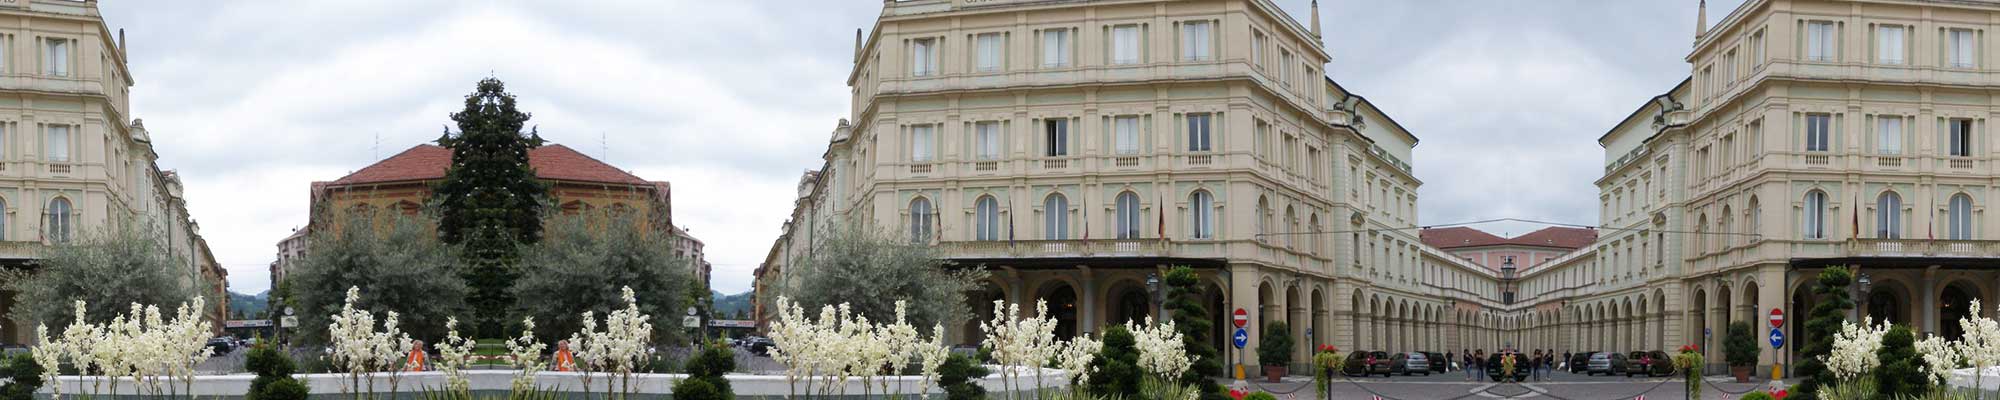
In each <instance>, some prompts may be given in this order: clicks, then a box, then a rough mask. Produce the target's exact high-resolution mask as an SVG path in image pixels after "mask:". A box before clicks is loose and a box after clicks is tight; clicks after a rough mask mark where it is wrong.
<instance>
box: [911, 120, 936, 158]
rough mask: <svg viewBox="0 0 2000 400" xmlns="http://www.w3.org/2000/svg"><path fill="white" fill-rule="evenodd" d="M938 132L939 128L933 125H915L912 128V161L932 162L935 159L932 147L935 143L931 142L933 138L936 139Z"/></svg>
mask: <svg viewBox="0 0 2000 400" xmlns="http://www.w3.org/2000/svg"><path fill="white" fill-rule="evenodd" d="M936 131H937V127H936V126H933V125H914V126H911V127H910V161H918V162H924V161H930V160H931V158H932V157H933V155H932V149H931V146H932V145H933V144H932V143H934V142H932V141H931V138H932V137H934V136H933V135H934V134H935V133H936Z"/></svg>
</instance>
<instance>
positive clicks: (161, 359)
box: [30, 296, 212, 398]
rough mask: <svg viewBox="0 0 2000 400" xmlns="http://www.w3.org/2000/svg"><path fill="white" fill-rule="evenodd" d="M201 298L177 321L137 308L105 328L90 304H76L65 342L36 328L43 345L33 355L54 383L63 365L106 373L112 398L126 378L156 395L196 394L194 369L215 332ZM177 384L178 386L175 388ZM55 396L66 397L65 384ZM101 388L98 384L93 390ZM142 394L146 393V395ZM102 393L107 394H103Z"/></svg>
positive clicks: (152, 308) (148, 307)
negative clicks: (96, 320)
mask: <svg viewBox="0 0 2000 400" xmlns="http://www.w3.org/2000/svg"><path fill="white" fill-rule="evenodd" d="M204 303H205V302H204V301H203V298H202V297H199V296H197V297H195V298H194V299H193V300H192V301H190V302H188V303H183V304H181V306H180V308H179V309H177V310H176V311H175V313H174V317H173V319H172V320H167V319H166V318H165V317H164V316H163V315H161V314H160V308H159V307H158V306H155V305H140V304H137V303H134V304H132V306H131V311H130V312H129V314H121V315H117V316H115V317H113V318H112V320H111V321H110V322H107V323H104V324H101V325H100V324H92V323H90V322H88V321H89V319H88V318H86V317H87V315H85V314H86V312H85V310H87V309H88V306H87V304H86V303H84V302H82V301H78V302H76V306H75V313H76V314H75V319H74V320H72V322H71V323H70V325H69V326H68V327H66V328H64V329H63V334H62V336H60V337H50V336H49V329H48V326H46V325H43V326H36V327H35V335H36V338H37V339H38V340H39V341H40V342H41V343H42V344H41V345H39V346H36V347H35V348H34V349H33V350H31V351H30V356H31V357H32V358H33V359H34V360H35V363H36V364H38V365H40V366H41V367H42V370H43V372H42V374H43V378H44V380H45V381H48V382H55V378H56V377H57V376H59V375H60V374H61V372H60V371H61V368H62V364H63V362H64V361H68V362H69V363H70V364H71V365H73V366H75V367H76V368H77V369H78V370H80V371H93V370H94V371H98V372H101V373H103V374H104V377H105V379H102V380H99V381H98V382H100V383H99V384H101V383H102V382H108V383H109V384H110V389H111V392H112V393H114V394H115V393H117V392H118V383H119V380H120V379H121V378H128V377H129V378H131V379H132V381H133V383H134V384H135V385H143V386H140V389H147V390H150V391H151V394H152V395H155V396H158V395H163V394H165V395H178V394H181V393H192V390H193V388H194V367H195V365H196V364H198V363H200V362H201V361H202V360H204V359H207V358H208V356H209V349H208V347H207V346H206V345H207V340H206V339H207V336H208V334H209V332H210V328H211V327H212V325H211V323H210V322H209V321H207V320H206V319H205V318H204V316H203V314H202V312H201V310H203V308H202V307H203V304H204ZM175 381H178V383H179V384H180V385H179V386H176V385H174V384H173V383H175ZM53 386H54V387H55V388H54V389H53V390H52V393H53V397H55V398H60V397H61V396H62V387H61V385H60V384H56V385H53ZM98 389H102V387H101V386H96V384H94V385H93V391H97V390H98ZM141 392H144V391H143V390H142V391H141ZM99 393H102V392H99Z"/></svg>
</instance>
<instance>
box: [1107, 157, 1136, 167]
mask: <svg viewBox="0 0 2000 400" xmlns="http://www.w3.org/2000/svg"><path fill="white" fill-rule="evenodd" d="M1111 166H1113V167H1117V168H1138V167H1139V157H1137V156H1123V157H1113V158H1112V159H1111Z"/></svg>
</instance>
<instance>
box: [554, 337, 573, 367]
mask: <svg viewBox="0 0 2000 400" xmlns="http://www.w3.org/2000/svg"><path fill="white" fill-rule="evenodd" d="M555 358H556V360H555V363H553V364H555V365H551V367H555V369H556V371H557V372H570V371H576V355H575V354H573V353H570V351H569V341H568V340H557V341H556V357H555Z"/></svg>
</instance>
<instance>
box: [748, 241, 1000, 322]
mask: <svg viewBox="0 0 2000 400" xmlns="http://www.w3.org/2000/svg"><path fill="white" fill-rule="evenodd" d="M983 279H986V272H985V271H984V270H982V269H979V268H961V267H959V266H957V265H954V264H951V263H948V262H946V261H945V260H943V259H941V258H939V257H938V252H937V250H936V249H934V248H932V247H930V246H929V245H926V244H922V243H912V242H910V241H909V240H907V239H903V238H897V237H895V236H894V235H889V234H885V233H882V232H878V231H874V230H870V229H867V228H862V227H855V226H844V227H836V228H833V229H831V230H829V231H828V232H827V235H826V237H825V239H824V240H822V241H820V242H819V243H816V244H814V245H813V246H812V251H810V252H808V255H807V256H806V258H805V259H804V260H802V261H801V262H799V263H798V265H797V267H796V268H795V270H794V271H792V275H791V276H788V277H786V280H787V281H788V282H787V284H786V285H784V288H783V289H781V293H783V294H784V295H785V296H789V297H790V298H791V299H792V301H794V302H797V303H798V304H799V305H800V306H801V307H804V308H805V309H807V310H818V309H819V308H820V307H822V306H827V305H839V304H841V303H847V304H848V305H849V307H851V309H852V310H853V312H854V313H855V314H858V315H861V316H866V317H868V319H869V320H871V321H891V320H894V319H895V318H896V302H897V301H907V302H908V314H909V315H908V320H909V323H910V325H913V326H931V325H933V324H938V323H943V324H946V325H952V324H954V323H956V322H959V321H963V320H964V318H965V316H967V315H970V313H971V308H970V306H968V305H967V304H966V303H965V293H966V291H969V290H972V289H973V288H977V287H978V286H977V285H978V283H979V281H981V280H983Z"/></svg>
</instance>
